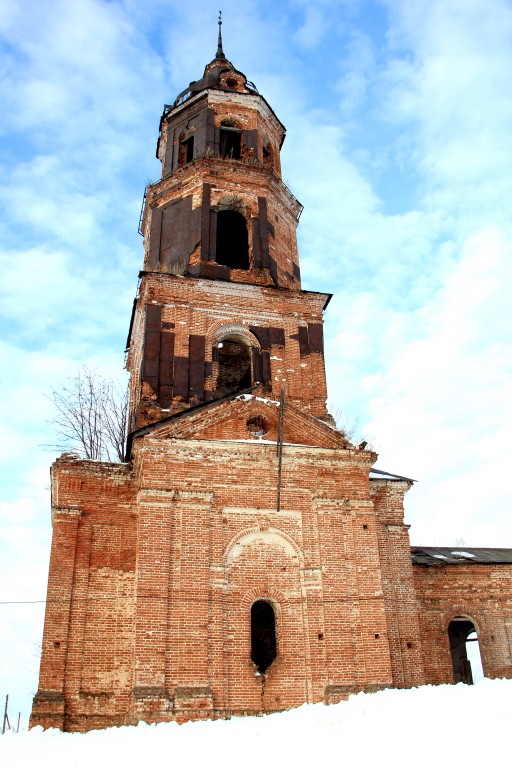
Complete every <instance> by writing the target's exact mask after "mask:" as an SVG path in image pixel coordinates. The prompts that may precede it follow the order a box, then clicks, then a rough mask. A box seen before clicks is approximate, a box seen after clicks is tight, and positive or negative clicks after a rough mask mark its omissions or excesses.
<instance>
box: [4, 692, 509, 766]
mask: <svg viewBox="0 0 512 768" xmlns="http://www.w3.org/2000/svg"><path fill="white" fill-rule="evenodd" d="M511 702H512V680H483V681H482V682H481V683H480V684H479V685H476V686H465V685H462V684H459V685H454V686H449V685H442V686H424V687H421V688H413V689H410V690H401V691H397V690H386V691H380V692H378V693H373V694H367V693H358V694H357V695H355V696H351V697H350V698H349V700H348V701H345V702H341V703H340V704H336V705H333V706H330V707H326V706H324V705H323V704H315V705H307V704H306V705H304V706H302V707H300V708H298V709H294V710H291V711H289V712H283V713H280V714H275V715H268V716H266V717H246V718H233V719H232V720H215V721H207V722H199V723H186V724H185V725H180V726H179V725H176V723H162V724H160V725H151V726H150V725H146V724H144V723H139V725H138V726H134V727H124V728H109V729H107V730H103V731H91V732H90V733H87V734H76V733H73V734H71V733H61V732H60V731H57V730H54V729H52V730H48V731H43V730H42V729H41V728H35V729H33V730H32V731H30V732H28V733H27V732H24V733H19V734H15V733H6V734H5V735H4V736H3V737H1V738H0V765H1V766H2V768H25V767H27V768H28V766H32V765H37V768H60V767H61V766H62V767H64V766H66V768H74V767H76V768H91V766H98V768H102V767H103V766H112V765H120V766H122V767H123V768H132V767H133V768H135V766H136V767H137V768H141V766H144V765H157V764H158V765H181V766H187V768H203V767H204V768H206V766H208V768H221V767H222V768H240V766H244V768H256V767H257V768H277V767H278V766H279V768H313V766H315V765H326V764H329V765H330V766H332V767H333V768H336V766H343V767H344V768H345V766H347V768H348V767H349V766H350V767H352V766H357V768H366V767H367V766H368V768H369V767H370V766H372V768H375V766H383V767H384V766H393V768H406V767H407V768H427V766H428V768H432V765H434V764H438V763H440V762H442V763H443V764H446V763H453V761H457V764H459V765H464V764H468V763H469V761H471V764H473V765H477V764H478V763H480V764H482V765H489V764H491V765H492V764H493V763H494V762H495V764H498V761H499V762H502V763H504V764H506V763H507V762H508V758H507V755H508V754H509V750H510V733H509V731H510V707H511ZM157 761H158V762H157Z"/></svg>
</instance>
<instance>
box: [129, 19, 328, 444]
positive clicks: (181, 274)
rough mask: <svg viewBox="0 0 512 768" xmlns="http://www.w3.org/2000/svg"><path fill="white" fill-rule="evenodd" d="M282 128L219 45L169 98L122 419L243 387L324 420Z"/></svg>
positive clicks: (148, 418) (318, 308) (147, 419)
mask: <svg viewBox="0 0 512 768" xmlns="http://www.w3.org/2000/svg"><path fill="white" fill-rule="evenodd" d="M284 138H285V128H284V126H283V125H282V123H281V122H280V120H279V119H278V118H277V116H276V115H275V113H274V112H273V110H272V108H271V107H270V106H269V104H268V103H267V102H266V100H265V99H264V98H263V96H261V95H260V94H259V93H258V91H257V89H256V87H255V86H254V84H253V83H251V82H249V81H248V80H247V78H246V76H245V75H244V74H243V73H242V72H240V71H238V70H237V69H235V67H234V66H233V64H231V62H230V61H228V60H227V58H226V56H225V55H224V51H223V46H222V36H221V21H220V20H219V42H218V48H217V52H216V54H215V58H214V59H213V60H212V61H211V62H210V63H209V64H207V66H206V67H205V70H204V74H203V77H202V78H201V79H200V80H197V81H195V82H192V83H190V85H189V86H188V88H186V89H185V90H184V91H183V92H182V93H181V94H180V95H179V96H178V98H177V99H176V100H175V101H174V104H172V105H166V106H165V108H164V112H163V114H162V117H161V120H160V135H159V138H158V144H157V150H156V154H157V158H158V159H159V160H160V161H161V165H162V177H161V179H160V181H158V182H157V183H155V184H152V185H150V186H148V188H147V189H146V193H145V198H144V209H143V214H142V217H141V232H142V233H143V235H144V270H143V271H142V272H141V274H140V286H139V292H138V296H137V299H136V302H135V305H134V313H133V318H132V323H131V327H130V335H129V338H128V350H129V354H128V362H127V367H128V369H129V372H130V374H131V390H130V391H131V397H130V404H131V428H132V429H138V428H140V427H144V426H146V425H148V424H150V423H154V422H156V421H158V420H160V419H161V418H163V417H165V416H167V415H168V414H169V413H171V414H172V413H176V412H177V411H181V410H184V409H186V408H190V407H192V406H196V405H199V404H201V403H205V402H208V401H211V400H215V399H218V398H219V397H224V396H226V395H230V394H233V393H235V392H238V391H241V390H245V389H248V388H251V387H253V388H255V391H256V392H257V393H258V394H262V395H263V394H264V395H266V396H269V395H272V396H273V397H274V399H275V398H278V397H279V395H280V392H281V390H282V389H284V391H285V397H286V399H287V401H288V402H290V403H293V404H296V405H297V406H299V407H300V408H301V409H303V410H305V411H306V412H308V413H311V414H312V415H314V416H317V417H319V418H326V417H327V413H326V408H325V399H326V395H327V392H326V383H325V371H324V361H323V335H322V310H323V309H324V307H325V306H326V304H327V303H328V301H329V299H330V295H329V294H318V293H313V292H306V291H302V290H301V284H300V269H299V257H298V252H297V236H296V229H297V224H298V220H299V217H300V214H301V211H302V206H301V205H300V203H299V202H298V201H297V200H296V199H295V197H294V196H293V194H292V193H291V192H290V190H289V189H288V188H287V186H286V185H285V184H284V182H283V180H282V178H281V164H280V157H279V153H280V149H281V146H282V144H283V141H284Z"/></svg>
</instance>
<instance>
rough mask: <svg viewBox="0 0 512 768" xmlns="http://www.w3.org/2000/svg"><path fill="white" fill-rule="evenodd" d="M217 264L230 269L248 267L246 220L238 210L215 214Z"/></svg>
mask: <svg viewBox="0 0 512 768" xmlns="http://www.w3.org/2000/svg"><path fill="white" fill-rule="evenodd" d="M215 253H216V257H215V260H216V262H217V264H223V265H224V266H226V267H230V268H231V269H249V236H248V233H247V220H246V218H245V216H243V215H242V214H241V213H239V212H238V211H219V212H218V214H217V243H216V249H215Z"/></svg>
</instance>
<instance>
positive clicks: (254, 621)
mask: <svg viewBox="0 0 512 768" xmlns="http://www.w3.org/2000/svg"><path fill="white" fill-rule="evenodd" d="M276 656H277V642H276V617H275V614H274V609H273V608H272V606H271V605H270V603H267V601H266V600H257V601H256V602H255V603H253V605H252V606H251V659H252V661H253V662H254V663H255V664H256V667H257V669H258V672H261V674H263V673H264V672H266V671H267V669H268V668H269V667H270V665H271V664H272V662H273V661H274V659H275V658H276Z"/></svg>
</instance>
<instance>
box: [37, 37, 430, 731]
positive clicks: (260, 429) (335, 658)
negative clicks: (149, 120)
mask: <svg viewBox="0 0 512 768" xmlns="http://www.w3.org/2000/svg"><path fill="white" fill-rule="evenodd" d="M284 137H285V129H284V127H283V125H282V123H281V122H280V121H279V119H278V118H277V117H276V115H275V114H274V112H273V110H272V109H271V107H270V106H269V105H268V104H267V102H266V101H265V99H264V98H263V97H262V96H261V95H260V94H259V93H258V91H257V90H256V87H255V86H254V85H253V84H252V83H250V82H249V81H248V80H247V78H246V77H245V75H244V74H242V73H241V72H239V71H238V70H236V69H235V68H234V66H233V65H232V64H231V63H230V62H229V61H228V60H227V59H226V56H225V55H224V51H223V46H222V38H221V35H220V25H219V44H218V48H217V52H216V54H215V58H214V59H213V61H211V62H210V63H209V64H208V65H207V66H206V68H205V70H204V74H203V77H202V78H201V79H200V80H197V81H195V82H193V83H191V84H190V85H189V87H188V88H187V89H186V90H185V91H184V92H183V93H181V94H180V96H178V98H177V99H176V101H175V102H174V104H172V105H170V106H166V107H165V109H164V112H163V115H162V118H161V121H160V135H159V139H158V145H157V157H158V158H159V159H160V161H161V164H162V177H161V179H160V180H159V181H158V182H156V183H155V184H151V185H150V186H149V187H148V188H147V190H146V194H145V205H144V210H143V214H142V218H141V231H142V233H143V235H144V268H143V270H142V271H141V273H140V280H139V287H138V292H137V296H136V299H135V302H134V308H133V313H132V318H131V323H130V331H129V336H128V355H127V368H128V370H129V372H130V420H131V429H130V436H129V439H128V445H127V450H126V461H125V462H123V463H120V464H113V463H109V462H99V461H89V460H86V459H83V458H80V457H78V456H77V455H76V454H69V453H68V454H64V455H63V456H61V457H60V458H59V459H57V460H56V461H55V463H54V464H53V467H52V524H53V538H52V554H51V561H50V572H49V581H48V602H47V609H46V618H45V629H44V638H43V651H42V659H41V673H40V678H39V690H38V692H37V695H36V697H35V699H34V706H33V711H32V718H31V724H32V725H38V724H40V725H44V726H45V727H58V728H62V729H63V730H89V729H90V728H98V727H105V726H111V725H123V724H133V723H137V722H139V720H144V721H146V722H159V721H165V720H177V721H179V722H183V721H184V720H191V719H199V718H214V717H222V718H229V717H231V716H232V715H247V714H262V713H267V712H275V711H278V710H283V709H288V708H290V707H294V706H299V705H301V704H303V703H304V702H320V701H324V702H326V703H332V702H336V701H339V700H340V699H342V698H346V696H348V694H349V693H352V692H354V691H358V690H376V689H378V688H384V687H389V686H392V685H395V686H396V685H399V686H402V685H415V684H418V683H419V682H421V681H422V679H423V672H422V658H421V643H420V638H419V625H418V616H417V608H416V595H415V592H414V585H413V575H412V563H411V555H410V549H409V539H408V533H407V526H405V525H404V522H403V506H402V501H403V495H404V494H405V492H406V491H407V490H408V488H409V487H410V485H411V481H409V480H408V479H407V478H403V477H400V476H393V475H389V474H387V473H376V474H375V473H373V474H370V472H371V467H372V464H373V463H374V461H375V459H376V455H375V454H374V453H373V452H372V451H370V450H365V445H366V444H364V443H361V445H359V446H355V445H353V444H351V442H350V440H349V439H348V438H347V436H346V435H345V434H344V433H343V432H342V431H340V430H338V429H336V428H335V427H334V426H333V425H332V424H330V423H329V422H330V417H329V416H328V414H327V412H326V407H325V400H326V383H325V368H324V356H323V333H322V328H323V326H322V312H323V310H324V308H325V306H326V305H327V303H328V301H329V298H330V295H329V294H327V293H315V292H311V291H304V290H302V288H301V283H300V271H299V259H298V254H297V239H296V229H297V223H298V220H299V216H300V213H301V205H300V203H298V202H297V200H296V199H295V197H294V196H293V195H292V193H291V192H290V190H289V189H288V188H287V187H286V185H285V184H284V183H283V181H282V178H281V169H280V159H279V152H280V149H281V146H282V143H283V140H284Z"/></svg>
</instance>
